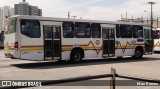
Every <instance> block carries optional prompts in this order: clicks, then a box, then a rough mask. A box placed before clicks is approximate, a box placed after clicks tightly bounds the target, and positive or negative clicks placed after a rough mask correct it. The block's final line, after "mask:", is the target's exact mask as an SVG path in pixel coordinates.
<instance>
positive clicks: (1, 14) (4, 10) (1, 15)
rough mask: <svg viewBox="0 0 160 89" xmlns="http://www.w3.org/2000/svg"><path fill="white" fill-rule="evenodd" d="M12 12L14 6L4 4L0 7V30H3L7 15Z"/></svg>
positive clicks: (12, 13) (10, 14)
mask: <svg viewBox="0 0 160 89" xmlns="http://www.w3.org/2000/svg"><path fill="white" fill-rule="evenodd" d="M12 15H15V14H14V8H11V7H10V6H4V7H1V8H0V32H1V31H4V30H5V26H6V24H7V17H10V16H12Z"/></svg>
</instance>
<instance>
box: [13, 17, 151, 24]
mask: <svg viewBox="0 0 160 89" xmlns="http://www.w3.org/2000/svg"><path fill="white" fill-rule="evenodd" d="M12 17H17V18H19V19H31V20H32V19H33V20H41V21H58V22H64V21H68V22H70V21H71V22H72V21H73V22H91V23H101V24H130V25H146V26H150V24H146V23H136V22H122V21H104V20H87V19H70V18H57V17H42V16H29V15H15V16H11V17H10V18H12Z"/></svg>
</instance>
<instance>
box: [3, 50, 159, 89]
mask: <svg viewBox="0 0 160 89" xmlns="http://www.w3.org/2000/svg"><path fill="white" fill-rule="evenodd" d="M111 68H115V69H116V72H117V73H118V74H125V75H132V76H137V77H145V78H152V79H159V80H160V54H153V55H147V56H144V57H143V59H140V60H136V59H131V58H123V59H115V58H112V59H103V60H102V59H94V60H84V61H83V62H82V63H78V64H71V63H66V62H64V63H59V62H56V61H53V62H38V61H27V60H15V59H10V58H5V57H4V51H3V50H1V51H0V80H58V79H63V78H71V77H79V76H88V75H89V76H90V75H101V74H110V73H111ZM159 87H160V86H158V87H136V86H134V88H129V87H127V88H125V87H123V88H122V87H117V89H159ZM39 88H42V89H43V88H46V89H55V88H56V89H75V87H69V86H65V87H64V86H63V87H60V86H58V87H53V86H50V87H39ZM81 88H83V89H88V87H81ZM81 88H79V89H81ZM90 88H91V89H99V87H96V86H94V87H90ZM103 88H104V89H106V88H105V87H104V86H103V87H101V89H103ZM107 89H109V88H107Z"/></svg>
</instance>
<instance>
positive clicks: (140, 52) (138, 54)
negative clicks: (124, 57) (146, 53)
mask: <svg viewBox="0 0 160 89" xmlns="http://www.w3.org/2000/svg"><path fill="white" fill-rule="evenodd" d="M142 57H143V50H142V49H136V50H135V53H134V56H132V58H134V59H142Z"/></svg>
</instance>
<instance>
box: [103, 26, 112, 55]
mask: <svg viewBox="0 0 160 89" xmlns="http://www.w3.org/2000/svg"><path fill="white" fill-rule="evenodd" d="M114 30H115V25H106V26H102V35H103V38H102V40H103V56H104V57H113V56H115V32H114Z"/></svg>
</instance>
